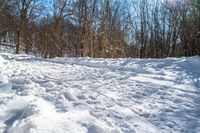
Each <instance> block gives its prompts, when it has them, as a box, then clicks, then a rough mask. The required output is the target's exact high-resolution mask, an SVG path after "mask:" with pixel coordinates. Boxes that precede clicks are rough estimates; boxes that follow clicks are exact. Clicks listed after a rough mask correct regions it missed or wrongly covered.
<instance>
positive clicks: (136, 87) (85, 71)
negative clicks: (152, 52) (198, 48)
mask: <svg viewBox="0 0 200 133" xmlns="http://www.w3.org/2000/svg"><path fill="white" fill-rule="evenodd" d="M0 77H1V78H0V132H2V133H54V132H56V133H71V132H77V133H81V132H83V133H85V132H86V133H120V132H125V133H134V132H136V133H158V132H161V133H171V132H173V133H198V132H199V133H200V58H199V57H198V56H195V57H190V58H180V59H177V58H167V59H131V58H128V59H90V58H55V59H51V60H50V59H42V58H37V57H33V56H29V55H13V54H7V53H1V54H0Z"/></svg>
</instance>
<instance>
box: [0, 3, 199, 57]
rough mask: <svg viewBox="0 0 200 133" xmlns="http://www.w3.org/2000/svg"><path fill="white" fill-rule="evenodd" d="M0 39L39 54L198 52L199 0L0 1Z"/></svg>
mask: <svg viewBox="0 0 200 133" xmlns="http://www.w3.org/2000/svg"><path fill="white" fill-rule="evenodd" d="M0 39H1V45H4V44H3V42H4V40H5V39H7V40H9V41H10V42H12V43H13V44H14V47H15V50H16V53H17V54H19V53H26V54H34V55H36V56H40V57H44V58H54V57H64V56H67V57H93V58H125V57H134V58H166V57H182V56H194V55H200V0H0Z"/></svg>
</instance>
